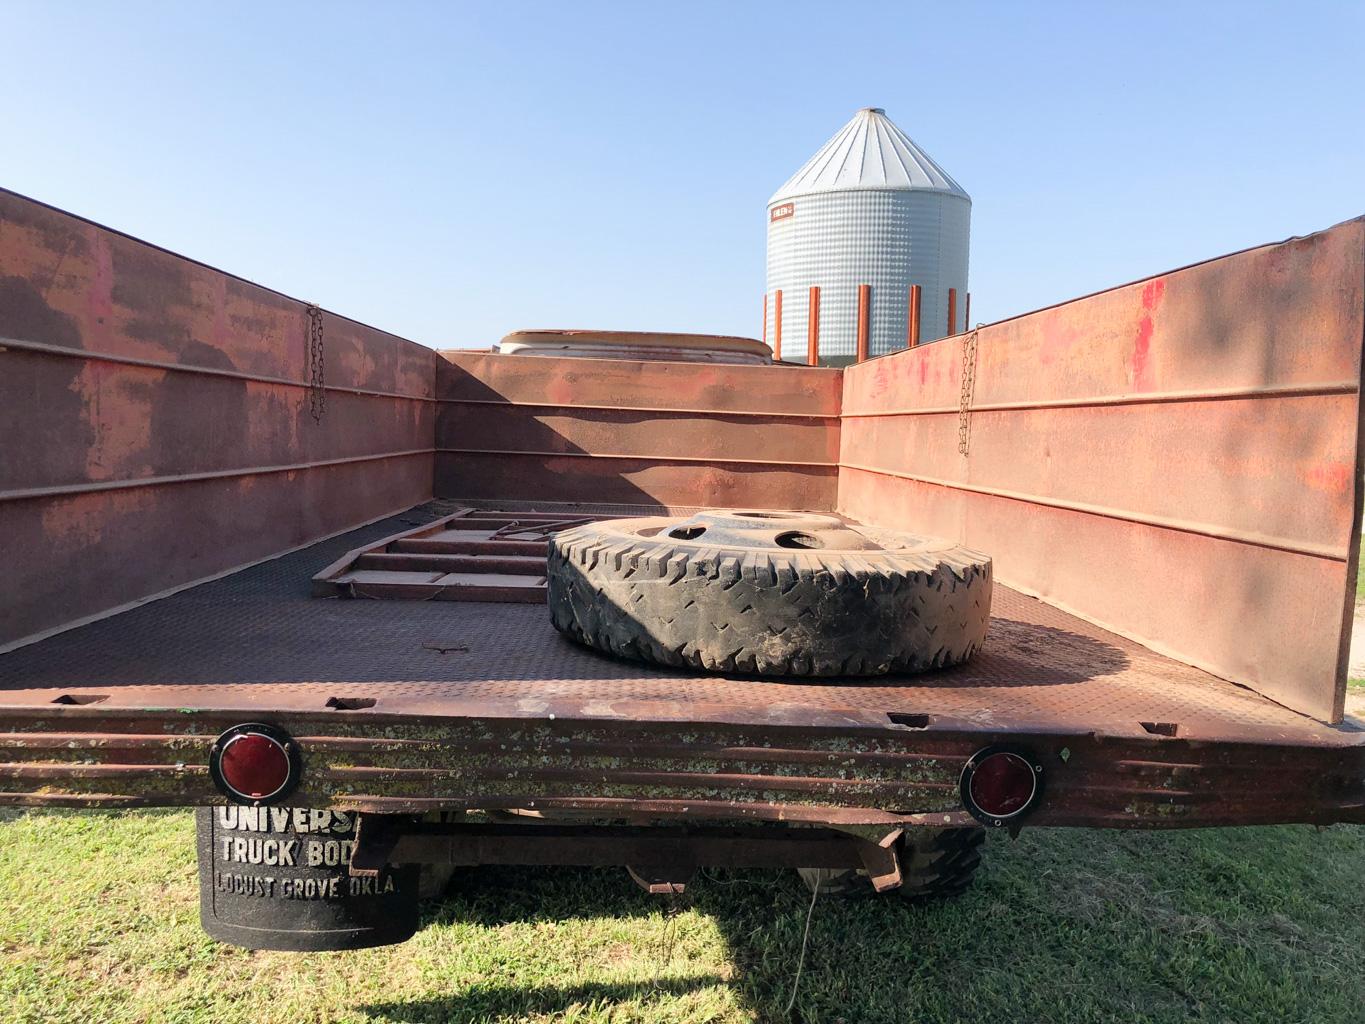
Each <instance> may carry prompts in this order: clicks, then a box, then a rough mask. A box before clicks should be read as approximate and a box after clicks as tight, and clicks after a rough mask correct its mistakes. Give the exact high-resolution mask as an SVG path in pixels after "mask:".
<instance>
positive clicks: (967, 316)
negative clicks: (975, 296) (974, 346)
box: [962, 292, 972, 331]
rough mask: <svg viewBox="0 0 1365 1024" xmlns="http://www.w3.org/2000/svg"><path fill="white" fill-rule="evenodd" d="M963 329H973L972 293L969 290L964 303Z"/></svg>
mask: <svg viewBox="0 0 1365 1024" xmlns="http://www.w3.org/2000/svg"><path fill="white" fill-rule="evenodd" d="M962 329H963V330H964V331H970V330H971V329H972V293H971V292H968V293H967V297H966V299H965V300H963V303H962Z"/></svg>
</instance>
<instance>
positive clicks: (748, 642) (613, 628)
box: [548, 511, 991, 676]
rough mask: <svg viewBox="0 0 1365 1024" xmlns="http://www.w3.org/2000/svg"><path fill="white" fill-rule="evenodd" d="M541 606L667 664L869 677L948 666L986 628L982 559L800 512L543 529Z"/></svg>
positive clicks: (605, 644)
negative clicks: (544, 595) (545, 553)
mask: <svg viewBox="0 0 1365 1024" xmlns="http://www.w3.org/2000/svg"><path fill="white" fill-rule="evenodd" d="M548 583H549V587H548V589H549V594H548V598H549V605H550V619H551V621H552V622H553V623H554V626H555V628H556V629H558V630H559V631H560V632H561V633H563V634H564V635H565V636H567V637H569V638H570V639H572V640H575V641H577V642H578V643H581V644H584V645H586V646H588V647H592V648H595V649H597V650H600V651H606V652H607V653H609V654H614V655H617V656H619V657H623V658H630V659H634V660H637V661H645V662H652V663H654V664H658V665H668V666H671V667H677V668H697V669H705V670H707V671H712V672H740V673H748V674H753V675H764V676H872V675H881V674H883V673H887V672H922V671H925V670H927V669H934V668H943V667H944V666H947V665H956V664H958V663H959V662H962V661H965V660H966V659H967V658H969V657H971V656H972V654H974V653H975V652H976V651H977V649H978V648H980V646H981V643H982V641H983V640H985V638H986V626H987V623H988V621H989V619H990V611H991V561H990V559H989V558H987V557H986V556H985V555H982V554H980V553H978V552H975V551H970V550H968V549H966V548H962V547H957V546H955V545H953V544H951V543H949V542H947V541H941V540H933V539H930V538H926V537H920V536H916V535H914V534H909V533H903V532H900V531H897V530H884V529H879V528H875V527H869V526H860V525H857V524H854V523H848V522H845V521H844V520H842V519H839V518H838V517H836V516H828V515H817V514H815V513H808V512H758V511H752V512H750V511H725V512H702V513H698V514H697V515H694V516H691V517H689V518H662V517H651V518H647V519H617V520H607V521H604V522H598V523H592V524H590V525H587V526H580V527H576V528H574V529H571V530H565V531H563V532H561V533H559V534H557V535H556V536H554V537H553V538H551V540H550V557H549V568H548Z"/></svg>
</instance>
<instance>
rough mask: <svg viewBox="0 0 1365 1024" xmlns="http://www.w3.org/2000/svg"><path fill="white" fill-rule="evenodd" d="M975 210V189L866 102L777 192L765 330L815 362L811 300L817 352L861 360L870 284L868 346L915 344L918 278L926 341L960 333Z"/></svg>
mask: <svg viewBox="0 0 1365 1024" xmlns="http://www.w3.org/2000/svg"><path fill="white" fill-rule="evenodd" d="M971 212H972V200H971V197H970V196H968V195H967V193H966V192H965V191H963V189H962V187H961V186H960V185H958V183H957V182H955V181H954V180H953V179H952V178H950V177H949V176H948V174H947V172H945V171H944V170H943V168H941V167H940V166H939V165H938V164H936V163H934V161H933V160H931V159H930V158H929V155H928V154H927V153H925V152H924V150H922V149H920V148H919V147H918V146H917V145H915V143H914V142H913V141H911V139H910V137H909V136H908V135H906V134H905V133H904V132H903V131H901V130H900V129H899V128H897V127H896V126H895V125H894V124H892V123H891V121H890V120H888V119H887V117H886V113H885V111H883V110H881V109H880V108H877V107H867V108H865V109H863V110H860V111H858V113H857V114H855V115H854V116H853V120H851V121H849V122H848V124H846V125H844V127H843V128H842V129H840V131H839V133H838V134H837V135H835V136H834V138H832V139H830V140H829V142H827V143H825V145H824V146H823V147H821V149H820V151H819V152H818V153H816V154H815V156H813V157H811V158H810V160H809V161H807V163H806V165H805V166H804V167H802V168H801V169H800V170H799V171H797V172H796V174H794V175H793V176H792V177H791V179H790V180H789V181H788V182H787V183H786V184H785V185H783V186H782V187H781V188H780V189H778V190H777V192H776V193H775V194H774V195H773V197H772V199H770V200H769V201H768V290H767V296H766V298H765V300H764V307H765V314H764V315H765V318H766V322H765V333H764V339H765V340H766V341H767V342H768V344H769V345H770V346H772V347H773V349H774V351H775V354H780V356H781V358H783V359H785V360H786V361H788V362H806V361H807V346H808V340H809V338H810V337H811V333H810V321H809V316H808V314H809V312H810V310H811V309H812V308H813V309H814V310H815V311H816V313H817V316H816V323H817V325H818V344H819V361H820V362H821V363H822V364H824V365H835V366H840V365H843V364H845V363H849V362H852V361H854V359H856V358H857V353H858V344H857V340H858V323H859V304H860V294H859V293H860V286H862V285H867V286H869V289H868V290H867V291H866V292H865V293H864V301H866V303H867V306H868V309H867V314H868V316H867V323H868V332H867V333H868V355H881V354H883V353H886V352H894V351H896V350H897V349H902V348H905V347H906V343H907V338H908V336H909V329H908V328H909V321H910V307H911V288H912V286H914V285H918V286H919V288H920V290H919V302H920V311H919V320H920V333H919V341H920V342H921V343H922V342H926V341H933V340H935V339H937V338H942V337H945V336H946V335H948V334H952V333H956V332H957V331H960V330H962V329H963V327H964V325H965V322H966V304H967V248H968V236H969V234H970V231H971ZM812 286H814V287H818V288H819V295H818V299H813V298H812V295H811V288H812ZM949 289H952V296H951V298H952V305H953V324H952V326H951V327H950V325H949V323H948V317H949V304H950V295H949ZM779 292H780V293H781V294H780V296H779V294H778V293H779ZM779 310H780V324H779ZM779 338H780V340H781V350H780V353H778V352H777V348H778V340H779Z"/></svg>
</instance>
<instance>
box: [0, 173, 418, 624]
mask: <svg viewBox="0 0 1365 1024" xmlns="http://www.w3.org/2000/svg"><path fill="white" fill-rule="evenodd" d="M307 309H308V307H306V306H305V304H304V303H301V302H298V301H296V300H294V299H290V298H287V297H285V296H283V295H280V294H279V293H277V292H272V291H269V290H268V289H265V288H261V287H259V286H257V285H254V284H251V283H250V282H247V281H243V280H241V279H239V278H235V277H232V276H230V275H228V274H224V273H222V272H220V271H217V270H214V269H212V268H210V267H206V266H204V265H202V264H199V263H195V262H193V261H191V260H188V259H185V258H183V257H180V256H177V255H175V254H173V253H169V252H166V251H165V250H161V249H157V248H155V247H154V246H151V245H148V244H146V243H144V242H140V241H138V240H136V239H133V238H130V237H128V236H126V235H122V234H119V233H118V232H115V231H111V230H109V229H107V228H104V227H101V226H99V225H97V224H93V223H90V222H88V221H85V220H81V219H80V218H77V217H73V216H71V215H69V214H66V213H63V212H61V211H58V210H54V209H52V208H51V207H47V206H44V205H43V204H40V203H36V202H33V201H32V200H28V199H25V198H23V197H21V196H17V195H15V194H14V193H11V192H5V191H0V434H3V436H4V437H5V438H6V444H5V445H3V446H0V533H3V535H4V536H5V537H6V540H7V542H6V543H5V544H4V545H3V547H2V548H0V574H3V575H4V577H5V579H6V583H7V587H8V588H11V589H10V590H9V592H10V593H11V594H12V595H14V597H13V598H12V599H11V600H8V601H6V602H4V603H3V607H0V647H3V646H5V645H6V644H11V643H14V642H16V641H20V640H21V639H23V638H25V637H30V636H32V635H34V634H39V633H42V632H45V631H47V630H50V629H53V628H58V627H61V626H63V625H65V624H67V623H70V622H72V621H75V620H80V619H83V618H86V617H88V616H92V615H97V614H99V613H101V612H104V611H107V610H109V609H110V608H112V607H118V606H121V605H124V604H126V603H128V602H132V601H136V600H139V599H142V598H146V597H149V596H151V595H154V594H157V593H161V592H164V591H166V590H167V589H171V588H174V587H177V586H180V585H183V584H185V583H188V582H190V581H192V580H196V579H202V578H204V577H207V576H211V575H214V574H217V573H221V572H223V571H225V570H227V569H230V568H233V567H234V566H239V565H242V564H245V563H247V562H250V561H254V560H256V559H259V558H263V557H266V556H268V555H271V554H275V553H278V552H280V551H282V550H286V549H288V548H291V547H295V546H298V545H300V544H303V543H307V542H308V541H310V540H314V539H316V538H317V537H319V536H325V535H327V534H330V533H335V532H337V531H339V530H341V529H344V528H346V527H349V526H354V525H355V524H357V523H359V522H364V521H367V520H370V519H374V518H376V517H378V516H380V515H383V514H387V513H389V512H392V511H394V510H395V509H398V508H402V507H406V506H409V505H412V504H413V503H415V502H417V501H421V500H423V499H424V498H426V497H428V496H429V495H430V493H431V490H430V487H431V477H432V471H433V470H432V464H433V457H432V436H433V431H434V423H435V401H434V387H435V363H436V358H435V355H434V353H432V352H431V351H430V350H429V349H424V348H422V347H421V346H418V345H414V344H412V343H411V342H406V341H403V340H402V339H399V338H396V337H394V336H392V335H389V334H385V333H383V332H380V331H376V330H374V329H372V328H369V327H365V326H364V325H361V324H357V323H355V322H354V321H350V320H347V319H345V318H343V317H339V316H336V315H334V314H330V313H321V314H320V315H321V318H322V321H321V322H322V327H323V331H324V337H323V353H324V359H323V362H322V364H321V366H320V369H321V386H320V389H319V390H316V391H314V392H313V393H312V394H311V395H310V385H311V384H315V383H316V381H315V380H314V379H313V378H311V377H310V375H309V368H310V365H312V364H310V362H309V344H308V340H309V324H310V318H309V314H308V312H307ZM310 397H312V398H318V397H320V398H322V400H323V401H324V402H325V411H324V413H323V415H322V417H321V418H320V419H319V420H315V419H314V418H313V416H312V415H311V412H310ZM327 506H330V507H327Z"/></svg>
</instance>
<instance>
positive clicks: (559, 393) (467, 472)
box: [436, 352, 840, 509]
mask: <svg viewBox="0 0 1365 1024" xmlns="http://www.w3.org/2000/svg"><path fill="white" fill-rule="evenodd" d="M443 355H444V356H445V357H446V361H445V362H444V364H443V365H442V366H441V368H440V369H439V371H438V390H439V394H440V397H441V400H442V401H441V407H440V412H439V415H438V420H437V426H436V433H437V439H438V443H437V448H438V454H437V463H436V493H438V494H441V495H446V496H450V497H458V498H477V499H528V498H531V499H539V500H549V501H570V502H575V501H578V502H582V501H589V502H614V503H624V504H633V505H641V504H662V505H669V506H680V505H691V506H695V505H716V506H725V505H728V506H736V505H753V504H758V505H762V506H764V507H773V506H781V507H789V508H811V509H828V508H830V507H832V504H833V501H834V498H835V493H836V489H837V478H838V468H837V461H838V460H837V451H838V432H839V420H838V413H839V395H840V391H839V382H838V374H837V373H834V372H830V371H825V370H819V369H816V370H796V369H793V368H791V367H786V366H768V367H757V366H695V365H690V364H680V363H631V362H619V361H603V360H576V359H553V358H544V359H536V360H528V359H517V358H516V357H507V356H493V355H486V354H476V353H453V352H452V353H443Z"/></svg>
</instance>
